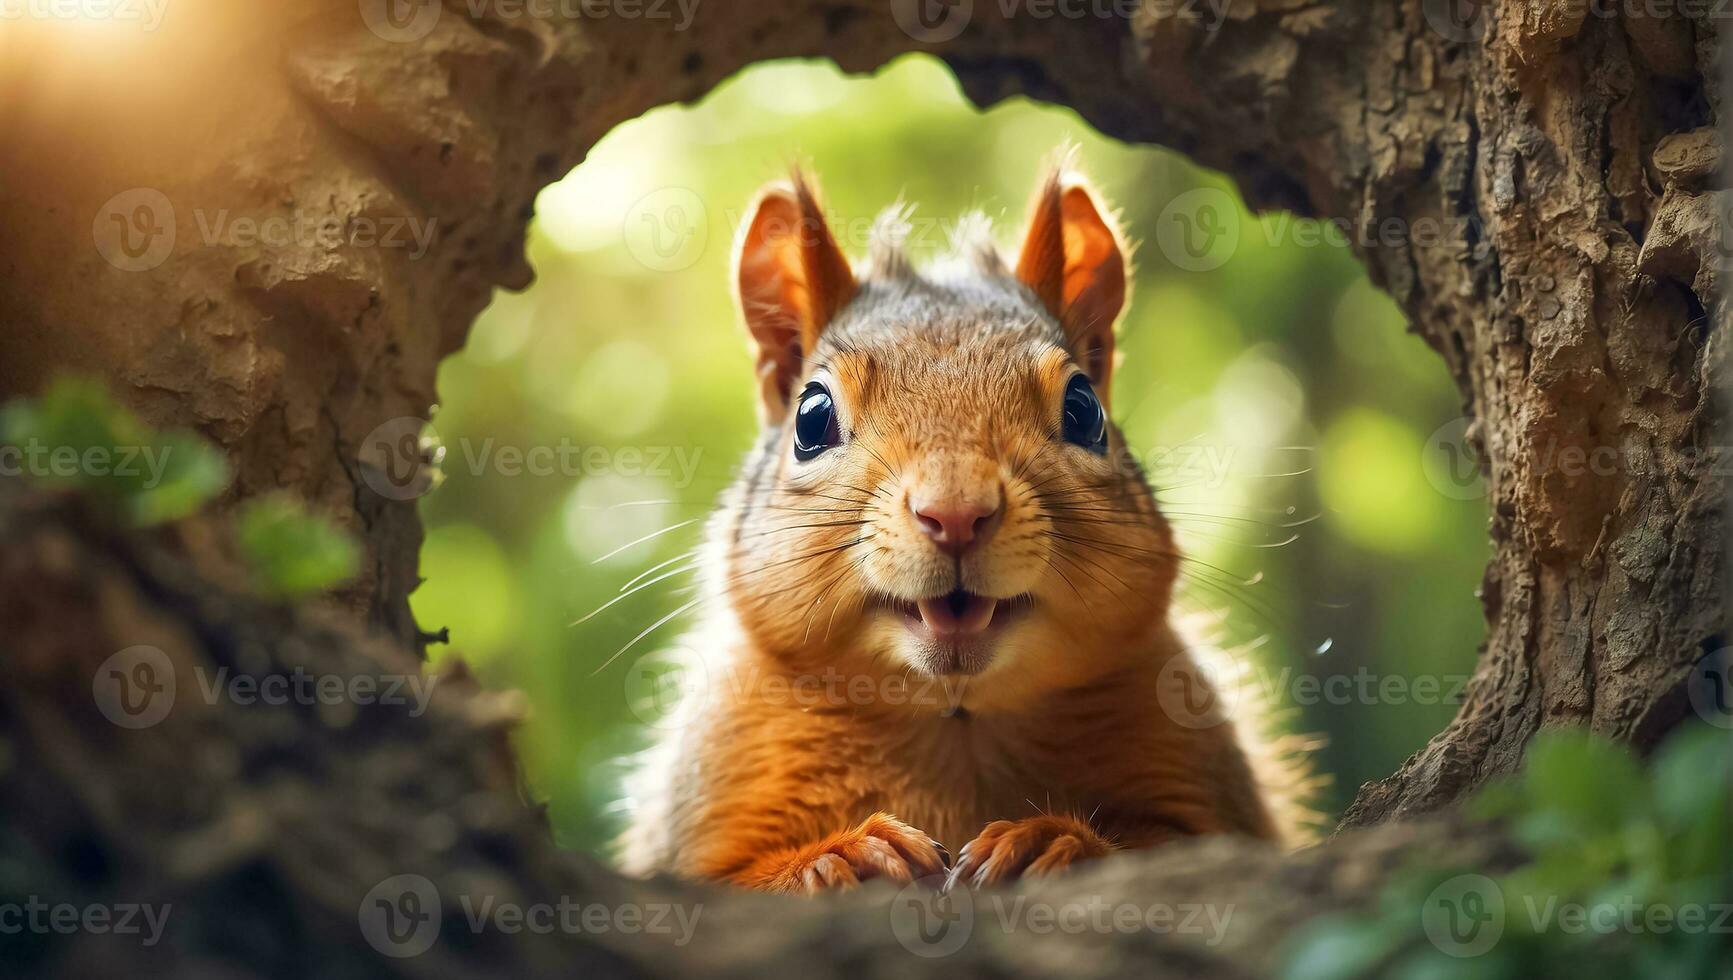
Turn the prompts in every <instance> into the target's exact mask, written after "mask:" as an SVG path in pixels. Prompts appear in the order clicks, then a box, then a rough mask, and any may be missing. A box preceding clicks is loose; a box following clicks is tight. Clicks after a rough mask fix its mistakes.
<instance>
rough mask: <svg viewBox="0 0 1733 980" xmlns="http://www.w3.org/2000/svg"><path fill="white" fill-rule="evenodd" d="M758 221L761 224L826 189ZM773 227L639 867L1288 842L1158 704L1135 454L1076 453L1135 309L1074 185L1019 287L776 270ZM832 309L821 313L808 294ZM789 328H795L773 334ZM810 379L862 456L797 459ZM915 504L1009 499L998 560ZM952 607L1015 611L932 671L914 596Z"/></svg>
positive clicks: (1052, 196)
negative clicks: (1202, 838) (752, 411)
mask: <svg viewBox="0 0 1733 980" xmlns="http://www.w3.org/2000/svg"><path fill="white" fill-rule="evenodd" d="M795 186H796V187H798V188H804V186H805V185H804V183H801V182H798V181H797V183H796V185H795ZM760 200H761V207H760V213H759V214H757V215H755V218H754V220H753V222H752V224H751V225H749V229H751V228H756V227H758V225H759V221H760V220H761V219H764V218H765V215H764V213H763V210H764V208H765V207H769V208H771V209H772V213H771V214H770V217H775V216H776V213H778V211H777V209H780V213H782V214H783V215H784V216H786V215H787V214H788V213H790V212H791V211H802V210H804V208H805V207H806V205H807V203H808V202H810V201H811V200H812V198H811V196H810V194H808V193H806V192H805V191H804V190H802V191H800V192H798V193H789V192H785V191H777V190H774V189H773V190H772V191H770V192H767V194H766V195H765V196H763V197H761V199H760ZM762 202H768V204H764V203H762ZM755 234H756V233H755V232H753V231H751V230H749V231H748V233H747V234H746V235H744V236H743V238H742V244H741V254H740V256H739V260H738V263H737V268H739V269H740V270H742V271H741V272H740V273H739V274H738V276H737V282H738V283H739V284H740V288H741V290H742V294H743V295H742V309H743V310H744V311H747V318H748V321H749V325H753V324H754V323H756V324H757V325H756V326H753V330H754V336H755V337H758V338H760V342H759V349H760V358H761V366H760V377H761V378H768V379H769V384H768V385H767V387H766V388H765V389H764V390H763V391H762V392H761V405H760V408H761V411H762V412H763V414H764V416H765V419H766V425H765V432H764V435H763V438H762V440H761V441H760V444H759V446H758V448H757V449H756V450H755V452H754V453H753V454H752V456H751V457H750V459H749V460H748V462H747V464H746V466H745V468H744V471H743V474H742V476H741V478H740V480H739V482H738V483H737V484H736V486H735V487H734V489H733V490H732V491H731V492H730V494H729V495H728V497H727V499H726V501H725V503H724V506H723V507H722V508H721V510H720V511H719V512H718V513H717V515H716V516H715V518H714V520H713V521H712V524H711V527H710V535H709V546H708V548H709V550H708V564H707V566H706V567H707V570H708V581H707V586H706V587H707V589H708V590H709V593H710V594H711V595H712V596H714V597H716V599H717V600H718V602H717V603H715V604H714V606H713V607H712V610H711V612H710V614H709V617H708V619H707V621H706V622H705V623H704V624H702V625H701V626H700V627H699V629H698V630H697V631H696V632H695V633H694V634H693V636H692V637H691V638H690V643H689V644H688V645H689V646H691V647H692V648H693V649H695V650H697V651H698V657H699V661H700V663H699V664H698V665H697V666H698V667H699V668H700V669H701V670H702V671H703V676H704V677H705V678H706V680H707V683H705V684H704V685H703V696H702V698H701V700H700V701H699V703H697V704H696V705H694V706H692V707H693V710H692V712H691V714H690V716H689V718H688V719H687V721H686V724H685V725H684V726H683V727H681V728H680V729H679V730H678V731H676V732H675V733H673V734H672V735H671V736H670V737H669V738H668V739H667V740H666V741H665V742H664V743H663V744H662V745H660V746H658V747H657V748H656V749H655V750H653V751H652V752H651V753H650V754H649V755H648V757H647V759H646V760H645V763H644V765H642V766H641V767H640V769H639V770H638V772H637V773H636V774H635V776H634V778H633V779H632V780H631V781H630V782H629V784H628V791H629V793H630V795H631V797H632V802H633V804H634V805H635V808H636V809H635V814H634V817H633V821H632V825H631V827H630V828H629V829H628V831H627V833H626V835H625V837H624V839H623V840H622V849H621V857H622V863H623V864H624V865H625V867H626V868H627V869H628V870H630V871H634V872H639V873H647V872H650V871H654V870H667V871H673V872H676V873H680V874H684V875H688V876H692V877H699V878H707V879H715V880H725V881H731V882H735V883H737V884H741V885H745V886H749V887H757V888H765V889H770V890H777V891H811V890H817V889H820V888H825V887H837V886H847V885H849V884H852V883H853V882H856V881H859V880H860V879H862V878H868V877H887V878H891V879H893V880H905V879H907V878H909V877H919V876H921V875H923V874H927V873H932V872H934V871H935V870H936V869H934V868H933V866H932V856H933V854H934V853H936V852H935V851H932V850H930V849H929V847H928V840H929V838H930V840H931V841H933V842H936V844H937V845H939V846H942V847H943V848H944V849H946V850H947V851H948V852H950V853H956V854H958V855H959V858H958V864H957V869H958V874H959V875H962V876H966V877H967V879H968V880H969V882H970V883H973V884H991V883H995V882H999V881H1005V880H1010V879H1012V878H1015V877H1017V876H1020V875H1024V874H1041V873H1050V872H1054V871H1058V870H1062V869H1063V868H1065V867H1067V866H1069V865H1070V864H1071V863H1073V862H1075V861H1080V860H1086V859H1090V858H1095V857H1099V856H1101V855H1104V854H1106V853H1108V852H1109V851H1110V850H1113V849H1119V848H1142V847H1150V846H1154V845H1157V844H1160V843H1162V842H1164V841H1169V840H1172V839H1174V838H1176V837H1181V836H1188V835H1195V834H1213V833H1234V834H1244V835H1250V836H1255V837H1263V838H1272V839H1274V838H1279V837H1281V836H1283V834H1284V832H1285V831H1286V829H1287V828H1285V827H1283V826H1280V825H1279V824H1278V818H1279V817H1285V816H1286V810H1282V811H1277V812H1273V811H1272V808H1271V807H1270V806H1269V805H1267V804H1266V800H1265V795H1264V793H1263V791H1262V790H1261V789H1260V785H1259V778H1258V777H1257V776H1256V775H1255V774H1254V767H1253V764H1252V763H1251V762H1250V761H1248V757H1247V754H1246V753H1245V752H1244V751H1242V749H1241V745H1240V742H1239V739H1238V737H1237V736H1236V734H1235V727H1234V725H1233V724H1232V723H1231V721H1230V720H1229V719H1225V718H1203V719H1199V718H1188V717H1175V715H1174V712H1172V711H1169V710H1164V707H1163V705H1164V700H1163V692H1162V685H1163V684H1169V683H1172V677H1173V670H1172V669H1171V668H1173V667H1175V666H1181V667H1183V666H1185V665H1187V664H1189V662H1190V658H1191V657H1192V651H1191V649H1190V646H1189V645H1188V643H1187V642H1185V641H1184V640H1183V639H1182V638H1181V637H1180V635H1179V634H1178V633H1177V632H1176V631H1175V629H1174V628H1173V626H1172V625H1171V623H1170V619H1169V605H1170V600H1171V597H1172V592H1173V588H1174V582H1175V577H1176V575H1177V568H1178V563H1179V559H1178V553H1177V551H1176V548H1175V544H1174V540H1173V535H1172V533H1171V530H1170V528H1169V526H1168V524H1167V522H1166V520H1165V519H1164V518H1163V517H1162V515H1161V512H1160V510H1159V509H1158V508H1157V507H1156V504H1155V501H1154V498H1153V496H1152V494H1151V492H1150V490H1149V488H1148V486H1147V484H1146V483H1145V481H1144V479H1143V476H1142V474H1141V472H1140V471H1139V470H1138V468H1137V466H1136V464H1135V462H1134V461H1133V459H1132V457H1131V456H1130V454H1129V453H1128V452H1127V450H1126V447H1125V444H1124V441H1123V439H1122V438H1121V436H1120V435H1119V433H1118V432H1117V430H1115V429H1111V428H1110V437H1109V448H1108V451H1107V453H1106V455H1105V456H1098V455H1096V454H1095V453H1092V452H1090V451H1089V450H1087V449H1084V448H1080V447H1078V446H1074V445H1071V444H1069V443H1066V442H1065V441H1064V440H1062V439H1061V438H1060V437H1059V433H1060V422H1059V418H1060V405H1061V401H1062V398H1063V393H1064V390H1065V386H1066V383H1067V381H1068V380H1069V379H1070V377H1071V376H1072V375H1073V374H1075V373H1077V371H1078V370H1079V368H1080V367H1082V368H1083V369H1084V370H1086V371H1087V373H1089V374H1091V375H1092V376H1093V377H1095V378H1096V379H1097V381H1098V383H1099V384H1100V386H1101V387H1102V388H1103V395H1105V390H1104V389H1105V387H1106V382H1107V367H1108V365H1109V364H1110V361H1111V351H1112V333H1111V327H1112V323H1113V321H1114V319H1115V318H1116V317H1117V316H1118V313H1119V307H1120V304H1122V303H1123V301H1124V297H1125V281H1126V270H1125V249H1124V248H1123V246H1122V244H1121V241H1122V240H1121V238H1120V236H1119V234H1118V232H1117V230H1116V229H1115V228H1114V227H1113V226H1112V225H1111V224H1109V223H1108V219H1107V218H1106V217H1104V212H1103V211H1102V209H1101V208H1100V207H1099V206H1098V205H1097V204H1096V198H1095V196H1094V195H1093V194H1092V193H1091V192H1090V191H1089V190H1088V189H1087V187H1086V185H1084V184H1083V182H1082V181H1081V178H1078V177H1076V176H1075V175H1073V174H1069V173H1063V174H1059V173H1056V174H1055V175H1054V176H1053V177H1052V178H1050V179H1049V180H1048V181H1047V182H1045V183H1044V185H1043V190H1042V192H1041V193H1040V194H1038V196H1037V199H1036V205H1035V207H1034V208H1033V209H1032V220H1031V227H1030V231H1029V238H1028V240H1027V241H1026V242H1025V245H1024V248H1023V249H1022V252H1021V259H1020V260H1019V262H1018V263H1017V265H1016V269H1017V272H1016V273H1015V274H1012V273H1010V272H1007V271H1006V266H1004V265H1003V264H1002V263H1000V262H999V260H998V258H997V256H996V255H994V254H992V252H991V249H990V248H983V247H981V246H980V245H979V243H976V244H974V245H970V244H968V243H964V244H963V245H962V246H961V247H960V252H962V253H963V256H964V259H965V261H961V262H960V263H958V264H954V267H952V268H950V269H943V268H941V269H937V270H929V271H926V272H923V273H916V272H915V271H914V270H913V269H912V267H910V266H909V265H908V263H907V262H906V261H902V260H900V259H898V258H897V257H895V256H890V257H888V258H886V257H881V258H880V259H879V260H877V261H875V262H874V263H873V264H872V268H873V269H875V270H887V271H884V272H875V273H874V274H870V275H868V276H866V277H865V278H864V279H863V280H861V281H860V282H858V283H856V282H855V281H854V279H853V277H852V275H849V276H845V275H843V274H842V272H839V271H838V270H837V269H836V268H835V266H834V263H833V261H832V259H831V258H830V253H831V252H833V251H834V249H835V243H834V240H833V239H831V238H830V236H829V233H828V232H824V233H823V234H822V235H817V236H814V237H811V238H810V239H808V241H809V242H811V243H813V247H815V248H817V249H818V250H819V252H820V253H821V254H819V255H818V256H817V257H816V258H814V257H812V256H808V257H807V259H806V260H805V261H804V262H795V263H788V262H777V263H776V264H775V266H774V273H773V274H772V275H769V276H768V277H767V276H766V275H765V274H763V265H762V263H763V262H764V261H766V260H765V258H764V254H763V251H764V249H765V248H766V245H765V241H766V239H765V238H764V236H758V237H756V238H755V237H754V236H755ZM877 247H878V246H875V248H877ZM836 254H838V255H840V253H836ZM755 263H757V264H758V266H757V268H758V271H756V272H755V271H754V267H755ZM802 270H804V271H802ZM815 276H816V279H815ZM791 277H792V278H794V279H803V281H790V279H791ZM803 277H804V278H803ZM767 282H768V283H773V284H774V287H775V288H770V287H769V286H766V285H765V283H767ZM839 291H843V292H846V293H847V301H846V302H843V303H841V304H840V305H837V306H836V307H835V308H834V310H831V311H830V312H828V313H827V312H825V308H826V307H825V304H823V303H814V302H812V301H811V300H810V299H809V297H810V296H812V295H815V294H823V295H833V294H837V293H838V292H839ZM754 295H755V296H756V297H757V299H753V296H754ZM815 311H816V312H815ZM778 323H797V324H799V325H800V327H801V330H800V332H799V333H798V334H797V335H790V334H770V335H768V336H771V338H772V339H771V340H770V341H769V342H766V341H765V340H764V339H763V338H764V337H765V336H767V334H765V333H764V329H765V327H764V325H766V324H771V325H774V324H778ZM790 336H799V338H800V339H799V350H800V357H799V358H798V366H797V369H790V368H788V367H787V365H786V361H785V360H784V358H785V356H786V351H787V350H788V348H787V347H786V345H785V341H787V340H788V339H789V337H790ZM779 345H782V346H779ZM813 380H816V381H819V382H821V383H823V384H824V385H825V386H826V387H827V388H828V389H829V391H830V392H831V393H832V395H833V398H834V401H835V403H836V405H837V409H838V421H839V427H840V430H841V432H842V433H843V438H842V441H841V444H840V445H838V446H836V447H835V448H832V449H829V450H827V451H825V452H824V453H822V454H820V455H818V456H817V457H815V458H813V459H811V460H808V461H804V462H802V461H797V460H796V459H795V458H794V457H793V456H792V454H791V449H790V440H791V421H792V417H793V410H794V408H793V405H792V404H791V402H793V401H794V399H793V398H791V393H792V392H793V391H797V390H798V389H799V386H801V385H804V384H805V383H807V382H809V381H813ZM915 494H924V495H927V496H929V497H930V496H932V495H935V494H937V495H949V496H951V497H959V496H963V495H975V496H977V497H980V498H981V499H984V500H990V501H996V502H997V504H998V506H999V511H998V514H997V516H996V518H995V520H996V524H995V525H994V527H995V529H994V531H993V532H992V535H991V537H990V539H987V540H985V541H983V542H982V543H981V544H980V546H979V547H976V548H973V549H972V550H969V551H967V552H966V553H964V554H963V556H962V557H960V558H954V557H951V556H948V555H945V554H941V553H940V552H939V550H938V549H936V548H935V547H934V546H933V544H932V543H931V542H929V541H928V540H927V538H926V537H924V536H923V534H922V532H921V530H920V528H919V527H918V525H917V523H916V521H915V519H914V518H913V517H912V515H911V513H910V509H911V507H910V499H911V495H915ZM957 588H962V589H966V590H967V591H968V592H970V593H974V594H979V595H982V596H990V597H995V598H999V599H1002V600H1004V602H1003V604H1002V608H1003V610H1004V611H1003V612H999V613H995V616H1002V617H1004V622H1003V625H999V621H998V620H995V626H994V627H993V629H994V631H995V632H993V633H992V634H991V636H992V639H991V641H990V642H984V643H983V644H982V645H980V646H979V648H971V649H970V650H969V651H967V655H964V653H963V652H959V651H956V650H947V651H941V653H943V654H944V655H945V656H939V654H936V653H935V652H934V650H933V649H932V647H931V645H930V644H929V645H922V642H921V641H919V640H918V639H917V638H916V637H918V635H919V634H918V633H916V632H913V631H911V629H910V627H909V626H908V624H907V620H906V615H905V613H906V608H905V607H906V605H907V603H909V602H910V601H912V600H914V599H917V598H928V597H933V596H941V595H944V594H945V593H947V592H949V591H950V590H952V589H957ZM1012 597H1015V599H1013V598H1012ZM946 656H948V657H950V658H951V659H945V657H946ZM1193 673H1195V672H1193ZM827 678H828V679H829V680H830V681H832V682H834V683H832V684H831V685H830V686H826V684H825V679H827ZM802 684H805V685H806V688H804V689H805V690H807V692H808V695H809V696H805V697H802V696H797V695H795V694H793V693H791V691H795V690H799V689H802V688H801V685H802ZM814 692H816V693H814Z"/></svg>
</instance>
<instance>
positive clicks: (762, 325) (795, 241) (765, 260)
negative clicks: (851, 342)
mask: <svg viewBox="0 0 1733 980" xmlns="http://www.w3.org/2000/svg"><path fill="white" fill-rule="evenodd" d="M750 210H751V217H750V218H749V219H748V220H747V222H746V225H745V226H744V229H743V231H742V232H741V235H740V241H739V243H738V244H737V245H736V246H735V250H734V287H735V299H736V301H737V302H738V303H739V306H740V317H741V319H742V320H743V321H744V322H745V324H746V331H747V333H748V334H750V335H751V337H752V345H753V348H754V354H755V359H756V365H755V367H756V370H757V373H758V386H759V400H758V411H759V417H760V419H761V420H762V421H765V422H770V421H773V420H775V419H777V418H780V417H781V415H782V413H783V411H784V410H785V409H786V408H787V405H788V397H789V392H790V390H791V389H792V388H793V387H794V385H795V383H796V382H798V381H799V375H800V370H801V362H802V361H803V360H804V359H805V358H806V356H807V355H808V354H810V353H812V349H813V347H814V346H815V345H817V343H818V337H819V334H820V333H822V332H823V331H824V328H825V326H826V325H827V324H828V323H829V322H830V320H831V317H833V316H835V315H836V313H837V311H838V310H840V309H842V308H843V306H844V305H846V304H847V303H848V301H849V299H850V298H852V297H853V296H854V291H855V280H854V273H853V271H852V270H850V268H849V264H848V259H847V258H845V257H844V256H843V254H842V250H841V249H839V248H838V247H837V244H836V239H835V238H834V237H832V235H831V233H830V227H829V226H828V225H826V224H825V221H824V213H823V212H822V211H820V210H819V206H818V199H817V197H816V196H815V195H814V194H813V192H812V188H811V186H810V185H809V184H808V183H807V181H806V178H805V177H804V176H802V175H801V173H800V172H799V171H796V172H795V173H794V175H793V178H792V179H791V180H788V181H778V182H776V183H773V184H770V185H768V186H766V187H765V188H764V189H763V190H761V191H759V192H758V197H757V198H756V199H754V201H753V203H752V207H751V209H750Z"/></svg>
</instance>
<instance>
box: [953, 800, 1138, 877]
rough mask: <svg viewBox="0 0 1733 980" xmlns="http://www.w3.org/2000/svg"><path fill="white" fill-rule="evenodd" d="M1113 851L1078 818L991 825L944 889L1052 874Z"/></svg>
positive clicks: (959, 861) (969, 845) (972, 843)
mask: <svg viewBox="0 0 1733 980" xmlns="http://www.w3.org/2000/svg"><path fill="white" fill-rule="evenodd" d="M1112 850H1113V845H1112V844H1109V843H1108V842H1107V840H1106V839H1105V838H1103V837H1102V836H1101V835H1100V834H1098V833H1096V832H1095V831H1094V830H1092V829H1090V827H1089V825H1088V824H1086V823H1084V822H1083V821H1081V820H1078V819H1077V818H1076V817H1059V816H1039V817H1029V818H1027V819H1024V820H995V821H993V822H992V823H990V824H988V825H987V826H986V827H984V828H982V830H981V833H980V834H979V835H978V836H976V838H975V839H974V840H972V841H970V842H969V843H967V844H965V845H964V846H963V850H962V852H961V853H960V854H958V855H957V864H956V867H953V868H952V869H951V876H950V877H949V878H948V879H946V881H945V887H946V888H951V887H954V886H956V885H957V884H959V883H963V884H968V885H972V886H974V887H976V888H980V887H981V886H983V885H997V884H1002V883H1004V882H1008V881H1015V880H1016V879H1018V878H1022V877H1033V876H1036V875H1046V874H1055V873H1057V872H1060V871H1063V870H1065V869H1066V868H1069V867H1070V866H1071V865H1073V864H1076V863H1077V862H1078V861H1086V860H1088V859H1090V858H1098V857H1101V856H1102V855H1104V854H1107V853H1108V852H1109V851H1112Z"/></svg>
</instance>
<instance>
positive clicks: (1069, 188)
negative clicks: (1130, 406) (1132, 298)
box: [1017, 167, 1126, 398]
mask: <svg viewBox="0 0 1733 980" xmlns="http://www.w3.org/2000/svg"><path fill="white" fill-rule="evenodd" d="M1017 278H1018V279H1019V280H1021V281H1022V283H1023V284H1024V285H1025V286H1028V287H1029V288H1030V289H1031V290H1033V291H1034V293H1035V295H1036V296H1038V297H1040V299H1041V302H1042V303H1044V304H1045V305H1046V306H1047V309H1048V310H1050V311H1051V312H1052V313H1053V315H1054V316H1055V317H1058V318H1059V322H1060V324H1061V325H1062V326H1063V327H1064V328H1065V339H1066V342H1067V343H1068V344H1070V346H1071V353H1072V354H1073V355H1074V356H1075V357H1076V358H1077V361H1078V363H1079V364H1081V365H1082V366H1083V370H1084V371H1086V372H1088V373H1089V377H1090V379H1091V380H1092V381H1094V382H1095V385H1096V387H1097V388H1098V389H1100V391H1101V395H1102V397H1104V398H1105V397H1106V395H1107V387H1108V376H1109V374H1110V373H1111V372H1112V370H1113V321H1115V320H1117V319H1118V318H1119V311H1120V310H1121V309H1122V308H1124V306H1125V285H1126V261H1125V248H1124V247H1123V245H1122V244H1121V243H1120V238H1119V232H1118V230H1117V229H1116V228H1114V226H1113V224H1112V223H1111V222H1110V221H1109V219H1108V218H1107V217H1106V213H1105V212H1104V210H1103V209H1102V207H1101V206H1100V204H1099V202H1098V201H1097V199H1096V196H1095V193H1094V192H1093V191H1092V190H1090V188H1089V185H1088V184H1087V183H1086V182H1085V181H1084V179H1083V177H1082V176H1081V175H1079V174H1076V173H1071V172H1068V171H1066V170H1065V169H1064V168H1063V167H1058V168H1055V169H1054V170H1053V172H1052V173H1050V174H1048V176H1047V179H1046V180H1044V181H1042V184H1041V188H1040V190H1039V191H1037V192H1036V194H1035V203H1034V204H1033V205H1032V206H1031V208H1030V211H1029V230H1028V232H1027V233H1025V235H1024V238H1023V249H1022V251H1021V252H1019V253H1018V256H1017Z"/></svg>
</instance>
